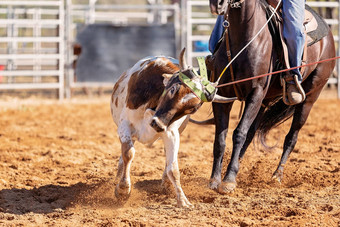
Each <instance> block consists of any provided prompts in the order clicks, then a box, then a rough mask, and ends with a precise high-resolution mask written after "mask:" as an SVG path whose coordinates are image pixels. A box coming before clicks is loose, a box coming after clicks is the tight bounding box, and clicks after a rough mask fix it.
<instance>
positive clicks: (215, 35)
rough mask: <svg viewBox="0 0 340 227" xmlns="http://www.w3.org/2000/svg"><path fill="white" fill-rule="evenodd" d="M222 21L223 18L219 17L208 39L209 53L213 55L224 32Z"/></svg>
mask: <svg viewBox="0 0 340 227" xmlns="http://www.w3.org/2000/svg"><path fill="white" fill-rule="evenodd" d="M223 21H224V16H222V15H219V16H218V17H217V19H216V23H215V26H214V29H213V31H212V32H211V35H210V39H209V50H210V52H211V53H214V50H215V48H216V45H217V43H218V41H219V40H220V39H221V37H222V35H223V32H224V27H223V25H222V24H223Z"/></svg>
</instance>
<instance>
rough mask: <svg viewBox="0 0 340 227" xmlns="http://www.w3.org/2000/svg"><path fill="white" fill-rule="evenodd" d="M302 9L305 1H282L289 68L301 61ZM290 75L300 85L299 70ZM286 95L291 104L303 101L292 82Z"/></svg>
mask: <svg viewBox="0 0 340 227" xmlns="http://www.w3.org/2000/svg"><path fill="white" fill-rule="evenodd" d="M304 9H305V1H303V0H282V14H283V36H284V38H285V40H286V43H287V47H288V55H289V64H290V67H296V66H300V65H301V61H302V60H301V59H302V54H303V48H304V42H305V35H304V32H303V30H304V28H303V21H304V16H305V15H304ZM291 73H292V74H293V75H297V77H298V81H299V82H300V83H301V81H302V76H301V74H300V70H299V69H294V70H292V72H291ZM287 93H288V97H289V98H290V99H291V100H290V101H291V102H292V104H298V103H300V102H302V101H304V100H303V95H302V94H300V92H299V91H298V89H297V88H296V87H295V85H294V82H292V84H291V85H288V89H287Z"/></svg>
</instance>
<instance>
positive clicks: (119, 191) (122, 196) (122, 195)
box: [115, 184, 131, 200]
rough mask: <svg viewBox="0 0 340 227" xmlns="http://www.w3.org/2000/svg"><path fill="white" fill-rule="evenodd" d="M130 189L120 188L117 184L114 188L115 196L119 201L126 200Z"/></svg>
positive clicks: (127, 187)
mask: <svg viewBox="0 0 340 227" xmlns="http://www.w3.org/2000/svg"><path fill="white" fill-rule="evenodd" d="M130 193H131V187H129V186H121V185H120V184H117V186H116V188H115V196H116V198H117V199H119V200H127V199H128V198H129V197H130Z"/></svg>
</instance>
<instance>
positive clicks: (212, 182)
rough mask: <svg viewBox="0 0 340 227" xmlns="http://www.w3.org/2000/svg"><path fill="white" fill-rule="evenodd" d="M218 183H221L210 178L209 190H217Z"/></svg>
mask: <svg viewBox="0 0 340 227" xmlns="http://www.w3.org/2000/svg"><path fill="white" fill-rule="evenodd" d="M220 183H221V181H219V180H216V179H214V178H212V179H210V180H209V188H210V189H212V190H217V188H218V186H219V185H220Z"/></svg>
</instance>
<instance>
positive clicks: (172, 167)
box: [163, 130, 192, 207]
mask: <svg viewBox="0 0 340 227" xmlns="http://www.w3.org/2000/svg"><path fill="white" fill-rule="evenodd" d="M163 141H164V147H165V155H166V173H167V176H168V178H169V180H170V181H171V183H172V185H173V186H174V188H175V192H176V195H177V206H178V207H192V204H191V203H190V202H189V200H188V199H187V197H186V196H185V194H184V192H183V189H182V187H181V182H180V173H179V169H178V161H177V155H178V149H179V141H180V139H179V132H178V130H171V131H166V132H164V135H163Z"/></svg>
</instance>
